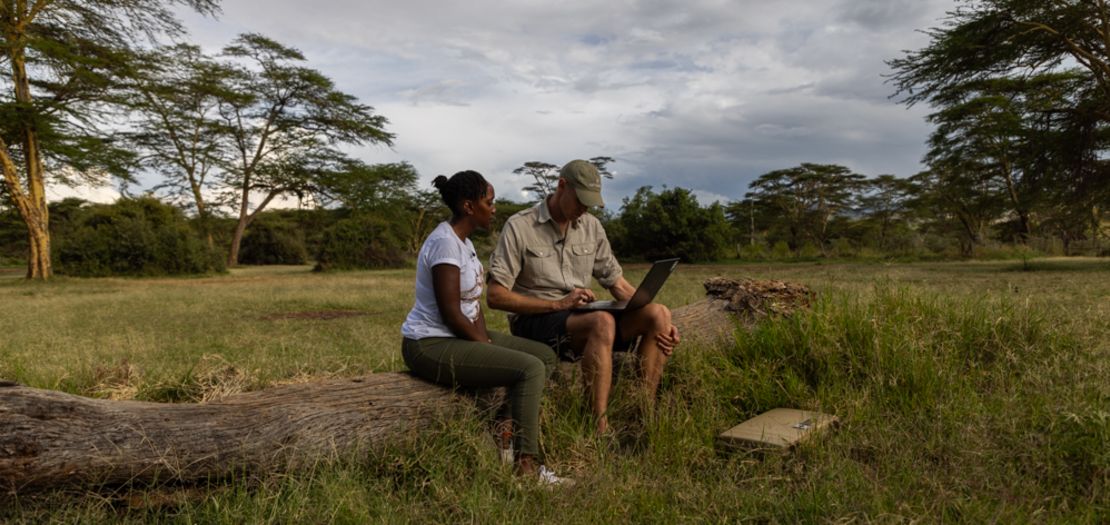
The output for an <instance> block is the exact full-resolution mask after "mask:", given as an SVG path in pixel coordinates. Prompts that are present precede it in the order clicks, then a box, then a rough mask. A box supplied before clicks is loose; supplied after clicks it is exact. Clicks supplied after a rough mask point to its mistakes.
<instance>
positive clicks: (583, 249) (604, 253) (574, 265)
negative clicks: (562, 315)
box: [489, 200, 623, 300]
mask: <svg viewBox="0 0 1110 525" xmlns="http://www.w3.org/2000/svg"><path fill="white" fill-rule="evenodd" d="M489 274H490V280H491V281H493V282H496V283H498V284H500V285H502V286H504V287H505V288H508V289H510V290H512V291H514V292H516V293H519V294H523V295H528V296H531V297H538V298H540V299H550V300H558V299H561V298H563V297H564V296H566V295H567V294H568V293H570V292H571V290H573V289H574V288H589V287H590V277H594V278H596V279H597V281H598V282H599V283H601V285H602V286H604V287H605V288H606V289H608V288H612V287H613V285H615V284H616V283H617V281H618V280H619V279H620V278H621V275H623V271H622V270H621V266H620V264H619V263H617V259H616V257H614V256H613V250H612V249H611V248H610V247H609V238H608V237H606V236H605V228H603V227H602V226H601V221H599V220H597V217H594V216H593V215H590V214H589V213H586V214H583V215H582V216H581V217H579V218H578V219H577V220H575V221H574V222H572V223H571V225H570V227H569V228H567V235H566V238H563V237H562V235H561V234H560V232H559V226H558V225H557V224H555V221H553V220H551V212H550V211H549V210H548V209H547V201H546V200H543V201H540V202H539V204H536V205H535V206H532V207H531V208H528V209H526V210H522V211H520V212H518V213H517V214H515V215H513V216H512V217H509V220H508V221H506V222H505V227H504V228H502V230H501V237H500V238H499V239H498V240H497V248H496V249H495V250H494V251H493V255H491V256H490V262H489Z"/></svg>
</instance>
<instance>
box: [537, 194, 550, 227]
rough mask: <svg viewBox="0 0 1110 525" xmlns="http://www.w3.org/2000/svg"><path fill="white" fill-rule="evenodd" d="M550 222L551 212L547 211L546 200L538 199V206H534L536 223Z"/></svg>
mask: <svg viewBox="0 0 1110 525" xmlns="http://www.w3.org/2000/svg"><path fill="white" fill-rule="evenodd" d="M550 220H551V210H549V209H547V199H546V198H543V199H540V202H539V204H537V205H536V222H540V223H543V222H548V221H550Z"/></svg>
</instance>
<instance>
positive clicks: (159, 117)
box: [127, 44, 233, 234]
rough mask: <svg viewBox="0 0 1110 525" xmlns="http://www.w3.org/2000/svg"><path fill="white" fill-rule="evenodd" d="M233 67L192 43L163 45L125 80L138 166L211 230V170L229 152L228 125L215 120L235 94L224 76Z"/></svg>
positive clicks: (131, 135)
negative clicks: (209, 198) (156, 175)
mask: <svg viewBox="0 0 1110 525" xmlns="http://www.w3.org/2000/svg"><path fill="white" fill-rule="evenodd" d="M231 74H232V72H231V70H230V69H229V68H228V67H227V66H226V65H225V64H222V63H220V62H218V61H217V60H215V59H213V58H212V57H209V56H207V55H205V54H204V53H203V52H202V51H201V49H200V47H198V46H195V45H190V44H177V45H173V46H163V47H160V48H158V49H154V50H152V51H149V52H147V53H144V54H143V55H142V62H141V64H139V65H138V66H136V67H135V68H134V71H133V73H132V74H131V75H130V77H129V78H128V79H127V82H128V94H129V97H128V99H127V101H128V108H129V109H130V111H131V116H132V119H131V124H132V126H133V127H134V129H133V130H132V131H131V132H130V133H129V138H130V141H131V144H132V147H134V148H135V150H136V151H137V152H139V154H140V162H141V164H142V166H143V167H144V168H146V169H148V170H151V171H154V172H155V173H157V174H158V175H159V176H161V177H162V182H161V183H160V184H159V185H158V186H156V187H155V189H156V190H158V191H161V190H165V191H166V192H167V193H168V195H169V196H170V198H172V199H174V200H175V201H180V202H181V203H183V204H186V205H188V206H190V207H192V208H194V209H195V210H196V212H197V219H198V223H199V226H200V227H201V228H202V229H203V231H205V232H206V233H208V234H211V226H212V225H211V224H210V222H211V213H212V212H211V211H210V210H209V208H210V206H211V204H210V203H209V202H208V198H206V196H205V195H206V194H207V193H210V192H212V191H214V190H215V189H216V185H215V183H214V181H213V180H212V177H211V175H212V174H213V173H215V172H218V171H219V170H220V165H221V163H222V162H224V159H226V158H227V155H228V153H229V149H228V147H229V146H230V144H228V143H227V140H226V135H227V133H228V131H229V129H228V128H227V127H226V126H223V125H222V124H221V123H220V122H219V121H218V120H217V118H216V117H217V116H218V111H219V107H220V104H221V102H222V101H223V100H224V99H226V98H228V97H231V96H233V94H232V93H230V92H228V91H227V86H226V83H225V79H226V78H228V77H229V76H230V75H231Z"/></svg>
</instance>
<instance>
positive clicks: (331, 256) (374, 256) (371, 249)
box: [316, 214, 408, 271]
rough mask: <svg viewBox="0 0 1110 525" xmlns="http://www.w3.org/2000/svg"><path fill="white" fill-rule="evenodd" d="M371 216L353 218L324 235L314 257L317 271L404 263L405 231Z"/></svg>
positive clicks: (399, 265) (389, 266)
mask: <svg viewBox="0 0 1110 525" xmlns="http://www.w3.org/2000/svg"><path fill="white" fill-rule="evenodd" d="M399 228H400V226H399V225H396V224H394V223H393V222H391V221H389V220H387V219H384V218H382V217H377V216H374V215H366V214H362V215H355V216H352V217H350V218H347V219H343V220H340V221H338V222H336V223H335V224H334V225H333V226H332V227H330V228H328V229H327V230H326V231H325V232H324V237H323V241H322V242H321V243H320V251H319V252H318V253H317V254H316V271H327V270H350V269H358V268H399V267H403V266H405V265H406V264H407V262H408V261H407V256H406V254H407V251H406V248H405V241H404V239H405V236H404V232H401V231H398V230H399Z"/></svg>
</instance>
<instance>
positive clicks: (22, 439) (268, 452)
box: [0, 279, 812, 493]
mask: <svg viewBox="0 0 1110 525" xmlns="http://www.w3.org/2000/svg"><path fill="white" fill-rule="evenodd" d="M706 289H707V291H709V292H710V294H711V295H712V296H711V297H710V298H708V299H706V300H703V301H699V302H697V303H694V304H691V305H687V306H684V307H681V308H677V309H675V310H674V312H673V316H672V318H673V320H674V323H675V324H676V325H677V326H678V327H679V330H680V331H681V332H682V333H683V338H684V341H685V343H684V346H688V347H691V346H692V347H695V348H696V346H694V345H692V343H700V344H711V343H713V342H714V340H716V339H717V338H721V337H725V338H728V337H731V335H732V331H733V330H735V329H736V323H735V320H736V319H734V318H733V317H732V316H731V315H730V313H735V314H738V315H739V319H740V320H741V321H750V320H752V319H755V318H758V317H761V316H764V315H768V314H776V313H778V314H782V313H789V311H785V310H783V308H784V305H785V306H786V307H791V305H792V307H793V308H800V307H804V306H806V305H808V304H809V301H810V300H811V299H812V293H811V292H809V290H808V289H806V288H805V287H801V286H797V285H789V284H786V283H781V282H776V281H744V282H737V281H730V280H727V279H714V280H710V281H707V282H706ZM488 394H489V392H488V391H487V392H486V393H483V394H482V395H481V396H479V399H480V400H482V399H484V400H485V401H484V403H485V404H487V405H489V404H491V403H490V398H489V396H488ZM474 400H475V397H474V396H473V395H466V396H464V395H459V394H457V393H454V392H452V391H451V390H450V389H447V388H444V387H441V386H437V385H433V384H431V383H428V382H425V381H423V380H420V379H417V378H415V377H413V376H411V375H409V374H408V373H405V372H389V373H379V374H370V375H366V376H362V377H355V378H346V379H330V380H326V381H317V382H311V383H301V384H293V385H283V386H276V387H271V388H267V389H264V390H258V391H254V392H247V393H242V394H237V395H233V396H229V397H227V398H224V399H222V400H220V401H217V402H212V403H204V404H192V403H181V404H167V403H149V402H140V401H111V400H104V399H90V398H85V397H81V396H76V395H71V394H65V393H61V392H55V391H50V390H40V389H35V388H28V387H24V386H19V385H17V384H14V383H10V382H8V383H0V489H3V490H6V491H8V492H9V493H19V492H27V491H30V490H34V489H39V488H45V487H54V486H62V485H69V486H74V485H98V484H105V485H118V484H122V483H129V482H141V483H159V482H177V481H196V480H206V479H216V478H222V477H227V476H231V475H237V474H243V473H251V472H270V471H283V470H289V469H296V468H299V467H305V466H311V465H313V464H315V463H317V462H319V461H322V460H323V461H326V460H329V459H333V458H337V457H354V456H355V455H357V454H358V453H359V452H360V451H364V450H365V448H366V447H367V446H372V445H378V444H384V443H390V442H398V441H401V440H403V439H404V438H405V437H406V436H412V435H415V434H417V433H419V432H421V431H424V430H425V429H427V428H428V427H429V426H431V425H432V424H433V423H434V421H435V420H436V418H437V415H439V414H441V413H443V411H445V410H455V409H458V408H460V407H466V406H467V405H468V404H469V405H473V402H474ZM498 403H499V402H498V401H496V400H494V401H493V403H492V404H493V405H494V406H496V405H497V404H498Z"/></svg>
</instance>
